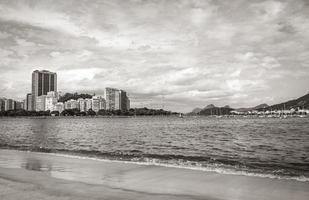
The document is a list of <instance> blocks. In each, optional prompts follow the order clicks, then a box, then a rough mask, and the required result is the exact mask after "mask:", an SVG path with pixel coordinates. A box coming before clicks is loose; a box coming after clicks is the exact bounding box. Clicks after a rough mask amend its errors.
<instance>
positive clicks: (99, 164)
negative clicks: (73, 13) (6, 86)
mask: <svg viewBox="0 0 309 200" xmlns="http://www.w3.org/2000/svg"><path fill="white" fill-rule="evenodd" d="M308 187H309V182H300V181H295V180H279V179H271V178H260V177H250V176H241V175H227V174H218V173H215V172H205V171H198V170H189V169H181V168H169V167H162V166H153V165H137V164H133V163H121V162H108V161H103V160H102V161H98V160H94V159H87V158H85V159H78V158H74V157H63V156H56V155H52V154H48V153H35V152H22V151H15V150H0V197H1V199H3V200H8V199H35V198H39V197H40V198H39V199H62V198H64V199H79V198H80V199H84V198H85V197H87V199H98V198H103V199H244V200H245V199H246V200H250V199H272V200H277V199H278V200H279V199H280V200H281V199H282V200H285V199H286V200H288V199H296V200H305V199H308V198H309V191H308ZM9 191H11V192H9ZM102 191H104V192H102ZM24 193H27V195H28V197H29V198H23V197H24V196H23V194H24ZM58 194H61V195H60V196H59V195H58ZM55 195H56V197H55ZM57 195H58V196H57ZM30 197H31V198H30Z"/></svg>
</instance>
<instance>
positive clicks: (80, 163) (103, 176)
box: [0, 150, 136, 184]
mask: <svg viewBox="0 0 309 200" xmlns="http://www.w3.org/2000/svg"><path fill="white" fill-rule="evenodd" d="M105 164H106V163H105ZM0 167H3V168H23V169H26V170H31V171H40V172H44V173H46V174H48V175H49V176H51V177H54V178H59V179H65V180H71V181H82V182H85V183H94V184H102V183H106V182H108V181H109V182H110V181H112V182H117V181H119V179H118V177H119V176H118V175H120V173H118V172H121V170H119V169H117V170H118V171H117V173H115V169H114V168H113V167H111V168H110V167H102V163H101V162H94V161H92V160H79V159H71V158H67V157H65V156H60V155H59V156H55V155H49V154H45V153H43V154H42V153H32V152H23V151H12V150H0ZM132 167H133V168H134V166H130V165H129V166H127V165H126V167H125V168H124V171H125V170H128V169H129V168H132ZM135 167H136V166H135ZM111 173H115V174H114V175H113V176H112V178H111V177H110V174H111Z"/></svg>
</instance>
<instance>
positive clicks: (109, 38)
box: [0, 0, 309, 112]
mask: <svg viewBox="0 0 309 200" xmlns="http://www.w3.org/2000/svg"><path fill="white" fill-rule="evenodd" d="M36 69H39V70H43V69H45V70H50V71H53V72H57V75H58V90H59V91H62V92H63V93H65V92H79V93H80V92H87V93H91V94H92V93H95V94H97V95H100V94H102V92H103V90H104V88H105V87H115V88H119V89H123V90H126V91H127V92H128V94H129V97H130V99H131V107H145V106H146V107H152V108H164V109H168V110H173V111H181V112H188V111H190V110H192V109H193V108H195V107H202V108H203V107H205V106H206V105H208V104H215V105H217V106H225V105H229V106H231V107H234V108H239V107H251V106H256V105H259V104H261V103H267V104H269V105H271V104H275V103H280V102H283V101H286V100H289V99H293V98H297V97H300V96H302V95H305V94H307V93H308V92H309V87H308V86H309V0H266V1H264V0H229V1H227V0H216V1H215V0H213V1H211V0H89V1H88V0H78V1H77V0H65V1H63V0H50V1H49V0H40V1H38V0H0V97H7V98H14V99H17V100H22V99H23V98H25V96H26V93H28V92H31V73H32V71H34V70H36Z"/></svg>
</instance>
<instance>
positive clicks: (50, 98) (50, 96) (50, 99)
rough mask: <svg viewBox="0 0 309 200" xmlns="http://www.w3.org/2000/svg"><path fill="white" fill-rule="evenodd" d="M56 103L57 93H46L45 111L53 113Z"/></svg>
mask: <svg viewBox="0 0 309 200" xmlns="http://www.w3.org/2000/svg"><path fill="white" fill-rule="evenodd" d="M57 102H58V94H57V92H54V91H51V92H47V95H46V100H45V110H49V111H51V112H52V111H54V105H55V104H56V103H57Z"/></svg>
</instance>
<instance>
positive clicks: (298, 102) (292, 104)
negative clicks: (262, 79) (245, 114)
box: [259, 93, 309, 110]
mask: <svg viewBox="0 0 309 200" xmlns="http://www.w3.org/2000/svg"><path fill="white" fill-rule="evenodd" d="M291 108H307V109H309V93H308V94H306V95H304V96H302V97H299V98H298V99H293V100H290V101H286V102H283V103H279V104H275V105H272V106H268V107H267V108H265V110H284V109H291ZM259 110H261V109H259Z"/></svg>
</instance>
